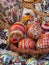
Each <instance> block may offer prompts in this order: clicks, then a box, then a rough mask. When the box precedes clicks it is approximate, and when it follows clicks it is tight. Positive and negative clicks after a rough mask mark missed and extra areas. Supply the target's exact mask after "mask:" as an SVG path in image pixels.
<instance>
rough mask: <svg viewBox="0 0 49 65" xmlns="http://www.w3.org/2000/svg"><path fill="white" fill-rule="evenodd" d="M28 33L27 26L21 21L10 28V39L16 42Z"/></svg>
mask: <svg viewBox="0 0 49 65" xmlns="http://www.w3.org/2000/svg"><path fill="white" fill-rule="evenodd" d="M25 34H26V30H25V26H24V25H23V23H21V22H17V23H15V24H13V26H12V27H11V28H10V41H11V42H12V43H16V42H18V41H19V40H21V39H22V38H23V37H24V36H25Z"/></svg>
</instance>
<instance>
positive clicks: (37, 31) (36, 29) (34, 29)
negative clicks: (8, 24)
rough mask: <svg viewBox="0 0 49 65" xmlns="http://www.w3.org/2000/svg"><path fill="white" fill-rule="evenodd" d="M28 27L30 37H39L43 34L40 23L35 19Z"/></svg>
mask: <svg viewBox="0 0 49 65" xmlns="http://www.w3.org/2000/svg"><path fill="white" fill-rule="evenodd" d="M27 27H28V28H27V34H28V36H29V37H30V38H32V39H33V38H34V39H37V38H39V36H40V35H41V27H40V25H39V23H37V22H34V21H33V22H32V24H31V25H28V26H27Z"/></svg>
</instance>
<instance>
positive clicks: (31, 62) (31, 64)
mask: <svg viewBox="0 0 49 65" xmlns="http://www.w3.org/2000/svg"><path fill="white" fill-rule="evenodd" d="M26 64H27V65H37V61H36V59H35V58H30V59H28V60H27V62H26Z"/></svg>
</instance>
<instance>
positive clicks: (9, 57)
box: [3, 55, 11, 64]
mask: <svg viewBox="0 0 49 65" xmlns="http://www.w3.org/2000/svg"><path fill="white" fill-rule="evenodd" d="M10 61H11V56H9V55H5V56H4V58H3V62H4V64H9V63H10Z"/></svg>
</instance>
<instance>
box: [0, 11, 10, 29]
mask: <svg viewBox="0 0 49 65" xmlns="http://www.w3.org/2000/svg"><path fill="white" fill-rule="evenodd" d="M9 28H10V24H9V23H8V22H7V21H6V20H5V16H4V14H3V13H2V12H0V29H9Z"/></svg>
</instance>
